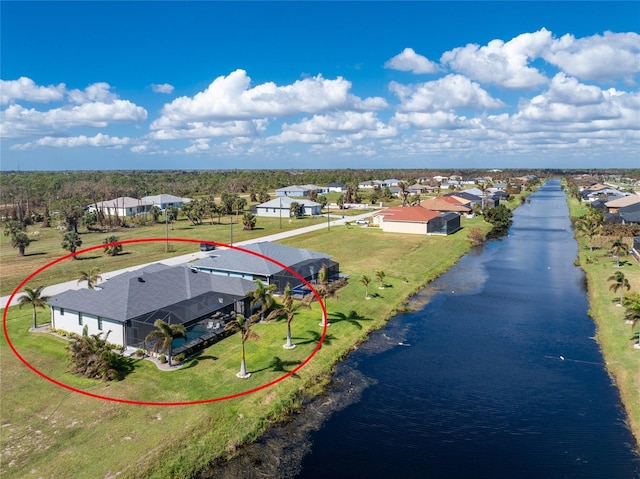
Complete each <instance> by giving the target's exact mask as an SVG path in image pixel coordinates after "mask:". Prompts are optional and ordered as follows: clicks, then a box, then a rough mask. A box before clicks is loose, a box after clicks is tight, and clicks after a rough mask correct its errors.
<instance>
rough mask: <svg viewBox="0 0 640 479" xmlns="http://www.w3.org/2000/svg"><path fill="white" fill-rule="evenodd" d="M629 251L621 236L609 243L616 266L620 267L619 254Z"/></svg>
mask: <svg viewBox="0 0 640 479" xmlns="http://www.w3.org/2000/svg"><path fill="white" fill-rule="evenodd" d="M628 252H629V247H628V246H627V243H625V242H624V240H623V239H622V236H621V237H619V238H618V239H617V240H615V241H614V242H613V243H611V254H613V255H614V256H615V257H616V266H617V267H620V256H624V255H626V254H627V253H628Z"/></svg>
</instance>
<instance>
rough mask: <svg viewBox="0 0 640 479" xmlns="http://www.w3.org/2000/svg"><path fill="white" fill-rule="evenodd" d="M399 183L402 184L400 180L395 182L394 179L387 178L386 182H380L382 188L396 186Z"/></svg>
mask: <svg viewBox="0 0 640 479" xmlns="http://www.w3.org/2000/svg"><path fill="white" fill-rule="evenodd" d="M400 183H402V181H401V180H397V179H395V178H389V179H386V180H383V181H382V184H383V187H384V186H398V185H399V184H400Z"/></svg>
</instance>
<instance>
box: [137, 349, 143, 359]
mask: <svg viewBox="0 0 640 479" xmlns="http://www.w3.org/2000/svg"><path fill="white" fill-rule="evenodd" d="M135 354H136V356H138V357H139V358H141V357H142V356H144V351H143V350H142V349H140V348H138V349H136V353H135Z"/></svg>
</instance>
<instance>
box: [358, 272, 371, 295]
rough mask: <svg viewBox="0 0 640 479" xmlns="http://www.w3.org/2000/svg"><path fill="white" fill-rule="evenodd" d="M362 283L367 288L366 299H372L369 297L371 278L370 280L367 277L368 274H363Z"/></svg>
mask: <svg viewBox="0 0 640 479" xmlns="http://www.w3.org/2000/svg"><path fill="white" fill-rule="evenodd" d="M360 282H361V283H362V284H364V288H365V293H364V299H371V296H369V285H370V284H371V278H369V276H367V275H366V274H363V275H362V278H360Z"/></svg>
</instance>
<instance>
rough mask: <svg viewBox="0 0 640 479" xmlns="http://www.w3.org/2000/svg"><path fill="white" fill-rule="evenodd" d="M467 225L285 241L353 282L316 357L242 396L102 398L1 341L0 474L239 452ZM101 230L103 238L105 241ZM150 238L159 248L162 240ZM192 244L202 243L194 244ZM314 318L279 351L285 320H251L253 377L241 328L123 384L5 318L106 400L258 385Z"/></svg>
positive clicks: (133, 468) (17, 314)
mask: <svg viewBox="0 0 640 479" xmlns="http://www.w3.org/2000/svg"><path fill="white" fill-rule="evenodd" d="M297 226H301V225H300V224H298V225H297ZM464 226H465V228H464V229H463V230H461V231H459V232H458V233H456V234H455V235H452V236H449V237H440V236H430V237H422V236H414V235H394V234H384V233H382V232H381V231H379V230H378V229H377V228H358V227H352V228H348V227H346V226H341V227H336V228H331V230H330V231H327V230H323V231H320V232H314V233H311V234H306V235H302V236H299V237H296V238H291V239H289V240H287V241H286V243H287V244H289V245H292V246H298V247H301V248H308V249H315V250H318V251H323V252H326V253H328V254H330V255H332V256H333V257H334V259H335V260H336V261H339V262H340V264H341V270H342V271H343V272H344V273H347V274H349V275H350V281H349V285H348V286H347V287H345V288H343V289H342V290H340V295H339V299H338V300H336V299H329V300H328V301H327V309H328V312H329V319H330V321H331V322H333V323H334V324H332V326H331V327H330V328H328V335H327V338H326V340H325V343H324V344H323V346H322V348H321V349H320V351H319V352H318V353H317V354H316V356H315V357H314V358H313V359H312V361H310V363H309V364H308V365H307V366H305V367H304V368H303V369H301V370H300V371H299V372H298V373H297V374H296V375H295V376H293V377H290V378H287V379H286V380H284V381H282V382H280V383H278V384H277V385H275V386H272V387H270V388H267V389H265V390H262V391H259V392H257V393H254V394H251V395H248V396H243V397H241V398H237V399H233V400H228V401H223V402H216V403H211V404H203V405H196V406H183V407H158V406H156V407H148V406H136V405H127V404H118V403H114V402H106V401H101V400H98V399H94V398H90V397H87V396H83V395H80V394H77V393H73V392H71V391H68V390H66V389H63V388H60V387H58V386H55V385H54V384H52V383H50V382H48V381H46V380H44V379H42V378H40V377H39V376H37V375H36V374H34V373H33V372H31V371H29V370H28V369H27V368H26V366H24V365H23V364H22V363H21V362H20V361H19V360H18V359H17V358H15V356H14V355H13V354H12V352H11V351H10V349H9V348H8V347H7V346H6V343H4V344H5V345H4V347H3V348H2V350H1V351H0V359H1V361H2V365H3V367H2V371H1V373H0V375H1V376H0V377H1V379H2V385H1V388H2V389H1V390H0V392H1V394H2V398H3V401H2V409H3V411H2V420H3V424H2V431H3V434H2V439H1V440H2V444H1V446H2V450H3V454H2V457H3V463H2V469H1V472H2V473H3V474H4V475H5V477H16V478H17V477H27V476H28V475H30V474H32V475H35V477H41V476H42V477H60V476H67V477H115V475H116V474H118V473H121V474H120V476H119V477H158V478H167V477H189V476H190V475H191V474H192V473H193V472H194V471H197V470H199V469H200V468H202V467H203V466H204V465H205V464H207V463H208V462H209V461H210V460H212V459H213V458H215V457H220V456H224V455H225V454H228V453H232V452H233V451H234V450H235V448H236V447H237V446H238V445H239V444H241V443H242V442H244V441H247V440H250V439H252V438H254V437H256V436H257V435H258V434H259V433H260V432H261V431H263V430H264V429H265V428H266V427H267V426H268V424H269V423H270V421H272V420H276V419H278V418H281V417H282V416H283V415H285V414H286V413H287V412H288V411H290V410H291V409H293V408H295V407H296V404H297V403H298V401H299V395H300V393H301V392H302V391H303V390H307V389H309V388H312V389H313V386H314V385H318V384H319V385H321V384H322V381H323V380H325V379H326V377H327V374H328V373H329V372H330V370H331V366H332V365H333V364H335V362H336V361H337V360H338V359H340V358H341V357H344V355H345V354H347V353H348V351H349V350H351V349H352V348H353V346H354V344H357V343H358V341H360V340H362V339H363V338H365V337H366V334H367V331H368V330H370V329H372V328H377V327H380V326H381V325H382V324H384V322H385V321H386V320H387V319H388V318H390V317H391V316H392V315H393V314H395V312H396V310H397V309H402V307H403V305H404V303H405V300H406V298H407V297H408V296H409V295H410V294H411V293H412V292H415V291H417V290H418V289H419V288H420V287H421V286H422V285H423V284H425V283H426V282H427V281H429V280H430V279H433V278H434V277H436V276H438V275H439V274H441V273H442V272H443V271H445V270H446V269H447V268H448V267H450V266H451V264H453V263H454V262H455V261H456V260H457V258H459V257H460V256H461V255H462V254H464V253H465V252H466V251H467V250H468V248H469V241H468V240H467V237H466V234H467V232H468V231H469V229H470V228H471V227H481V228H484V230H485V231H487V230H488V225H486V224H485V223H483V222H482V220H481V219H480V218H476V219H473V220H465V223H464ZM200 228H202V227H198V228H194V229H195V230H196V233H197V236H194V237H196V238H202V236H200V231H204V229H202V230H201V229H200ZM215 228H217V226H215V225H214V226H213V227H212V229H215ZM263 233H264V232H263ZM221 234H223V233H221ZM121 236H123V238H122V239H125V238H124V235H121ZM102 239H104V238H102V235H100V236H99V238H98V241H101V240H102ZM206 239H209V238H208V237H207V238H206ZM211 239H213V240H216V238H211ZM220 241H223V240H222V239H221V240H220ZM97 244H99V243H97ZM150 246H154V247H155V248H156V249H158V245H150ZM188 246H191V245H188ZM193 247H194V249H197V245H195V244H194V245H193ZM125 251H126V250H125ZM14 253H15V252H14ZM159 253H160V252H159ZM174 254H176V253H174ZM123 256H124V255H123ZM108 259H109V258H108ZM82 262H83V261H77V262H76V263H82ZM87 263H88V261H87ZM110 264H111V263H109V265H110ZM109 269H110V268H109ZM114 269H115V268H114ZM379 269H381V270H383V271H385V280H384V282H385V284H386V285H387V287H386V288H385V289H384V290H379V289H378V284H377V282H376V281H375V279H374V280H373V281H372V284H371V285H369V291H370V293H371V294H372V295H373V296H374V297H373V298H372V299H371V300H364V296H365V288H364V285H363V284H361V283H360V281H359V280H360V278H361V276H362V275H363V274H366V275H368V276H370V277H372V278H375V271H376V270H379ZM72 278H73V276H72ZM62 279H63V278H60V280H62ZM352 311H355V315H356V316H358V317H359V319H355V317H354V315H353V314H352ZM46 317H47V312H46V311H41V312H39V321H40V322H44V321H45V318H46ZM319 319H320V309H319V306H318V305H317V304H316V305H314V309H313V310H312V311H304V310H302V312H301V313H300V314H299V316H297V317H296V319H295V320H294V322H293V336H294V342H298V343H299V344H300V346H299V347H298V348H296V349H294V350H293V351H287V350H284V349H282V344H283V343H284V337H285V325H284V323H283V322H282V321H279V322H273V323H269V324H264V325H258V326H256V332H257V333H258V334H259V335H260V339H259V340H258V341H252V342H249V343H247V365H248V369H249V370H250V371H252V372H253V375H252V377H251V378H250V379H249V380H246V381H243V380H239V379H237V378H236V377H235V373H236V372H237V370H238V369H239V360H240V358H239V346H240V344H239V343H240V342H239V338H238V337H237V336H233V337H231V338H228V339H227V340H225V341H223V342H222V343H220V344H218V345H215V346H212V347H210V348H208V349H206V350H205V351H203V352H202V353H201V355H200V356H199V357H197V358H195V359H194V360H192V361H191V362H188V363H187V365H186V366H187V367H185V368H184V369H183V370H180V371H173V372H163V371H159V370H158V369H157V368H156V367H155V365H153V364H151V363H150V362H147V361H141V362H139V363H137V364H136V370H135V372H134V373H132V374H131V375H130V376H129V377H127V378H126V379H125V380H124V381H122V382H118V383H108V384H105V383H101V382H94V381H89V380H85V379H80V378H76V377H73V376H71V375H69V374H68V373H66V372H65V359H64V346H65V343H64V341H63V340H61V339H58V338H54V337H51V336H49V335H42V334H33V333H28V332H27V329H28V327H29V326H30V323H31V312H30V311H29V310H28V309H23V310H18V309H17V308H16V307H12V308H10V311H9V321H8V323H7V327H8V330H9V334H10V338H11V340H12V342H13V343H14V344H15V346H16V348H17V349H18V350H19V351H20V353H21V354H22V355H23V356H25V358H28V360H29V361H30V362H31V363H32V364H33V365H34V367H36V368H38V369H40V370H42V371H44V372H46V373H47V374H49V375H51V376H52V377H53V378H55V379H57V380H60V381H61V382H63V383H65V384H69V385H71V386H73V387H77V388H80V389H83V390H86V391H90V392H92V393H94V394H100V395H104V396H109V397H121V398H128V399H137V400H144V401H192V400H200V399H207V398H210V397H215V396H220V395H226V394H232V393H234V392H238V391H241V390H247V389H251V388H254V387H257V386H259V385H260V384H265V383H267V382H269V381H271V380H273V379H274V378H277V377H280V376H282V375H283V374H285V371H290V370H291V369H292V368H294V367H295V365H296V364H298V363H299V362H300V361H301V360H303V359H304V357H306V356H307V355H308V354H309V353H310V352H311V350H312V349H313V347H314V344H315V343H317V341H318V339H319V337H320V335H321V332H322V330H321V328H320V327H319V326H318V322H319ZM316 390H317V388H316Z"/></svg>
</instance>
